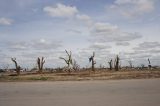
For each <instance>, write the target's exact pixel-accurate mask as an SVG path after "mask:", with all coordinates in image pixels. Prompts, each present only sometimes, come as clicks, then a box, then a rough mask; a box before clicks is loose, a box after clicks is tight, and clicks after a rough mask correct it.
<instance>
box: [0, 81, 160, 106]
mask: <svg viewBox="0 0 160 106" xmlns="http://www.w3.org/2000/svg"><path fill="white" fill-rule="evenodd" d="M159 104H160V79H134V80H102V81H56V82H48V81H46V82H1V83H0V106H159Z"/></svg>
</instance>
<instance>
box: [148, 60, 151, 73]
mask: <svg viewBox="0 0 160 106" xmlns="http://www.w3.org/2000/svg"><path fill="white" fill-rule="evenodd" d="M148 68H149V70H151V68H152V65H151V61H150V59H149V58H148Z"/></svg>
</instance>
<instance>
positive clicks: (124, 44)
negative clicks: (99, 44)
mask: <svg viewBox="0 0 160 106" xmlns="http://www.w3.org/2000/svg"><path fill="white" fill-rule="evenodd" d="M116 45H117V46H129V45H130V43H128V42H116Z"/></svg>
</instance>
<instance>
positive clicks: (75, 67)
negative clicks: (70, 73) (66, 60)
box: [73, 60, 80, 71]
mask: <svg viewBox="0 0 160 106" xmlns="http://www.w3.org/2000/svg"><path fill="white" fill-rule="evenodd" d="M73 69H74V70H75V71H78V70H80V66H79V65H78V63H77V61H76V60H74V61H73Z"/></svg>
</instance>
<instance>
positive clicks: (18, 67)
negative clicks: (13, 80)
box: [11, 58, 21, 75]
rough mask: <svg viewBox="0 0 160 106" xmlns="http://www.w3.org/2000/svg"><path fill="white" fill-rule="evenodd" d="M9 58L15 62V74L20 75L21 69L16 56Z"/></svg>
mask: <svg viewBox="0 0 160 106" xmlns="http://www.w3.org/2000/svg"><path fill="white" fill-rule="evenodd" d="M11 60H12V61H13V62H14V64H15V67H16V72H17V75H20V69H21V67H20V66H19V65H18V64H17V61H16V58H11Z"/></svg>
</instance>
